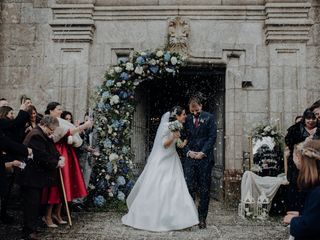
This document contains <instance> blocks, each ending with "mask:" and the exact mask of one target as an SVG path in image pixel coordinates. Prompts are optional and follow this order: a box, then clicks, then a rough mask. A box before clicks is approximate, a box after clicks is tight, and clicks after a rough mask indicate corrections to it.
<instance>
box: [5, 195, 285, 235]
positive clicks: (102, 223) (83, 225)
mask: <svg viewBox="0 0 320 240" xmlns="http://www.w3.org/2000/svg"><path fill="white" fill-rule="evenodd" d="M11 214H15V216H16V222H17V224H16V225H13V226H12V225H11V226H4V225H0V239H1V240H6V239H8V240H9V239H10V240H13V239H19V236H20V235H19V233H20V226H19V224H18V222H21V215H20V214H19V212H13V211H11ZM121 216H122V214H120V213H115V212H80V213H73V216H72V218H73V222H74V226H73V227H72V228H69V227H59V228H58V229H54V230H52V229H46V228H44V232H43V233H41V234H40V236H41V237H42V238H41V239H47V240H49V239H50V240H51V239H59V240H60V239H61V240H71V239H77V240H85V239H88V240H89V239H90V240H98V239H99V240H100V239H104V240H113V239H115V240H126V239H128V240H129V239H130V240H134V239H137V240H147V239H148V240H156V239H159V240H165V239H172V240H176V239H183V240H188V239H190V240H198V239H199V240H200V239H208V240H209V239H210V240H213V239H221V240H222V239H223V240H227V239H230V240H236V239H241V240H258V239H272V240H276V239H279V240H280V239H281V240H282V239H288V233H287V232H288V230H287V228H286V227H285V226H283V225H282V224H281V218H280V217H278V218H272V219H270V220H268V221H265V222H261V221H249V220H246V219H242V218H240V217H238V216H237V213H236V211H235V210H230V209H229V210H226V209H224V208H223V206H222V205H221V204H220V203H219V202H215V201H212V203H211V205H210V213H209V216H208V221H207V224H208V228H207V229H206V230H200V229H198V228H197V227H193V228H192V229H188V230H183V231H174V232H166V233H153V232H146V231H140V230H135V229H132V228H129V227H126V226H123V225H122V224H121V222H120V218H121Z"/></svg>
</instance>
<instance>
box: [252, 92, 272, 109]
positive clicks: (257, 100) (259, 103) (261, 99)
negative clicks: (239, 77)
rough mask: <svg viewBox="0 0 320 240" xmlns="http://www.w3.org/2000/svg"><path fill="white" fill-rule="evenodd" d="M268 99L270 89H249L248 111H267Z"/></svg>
mask: <svg viewBox="0 0 320 240" xmlns="http://www.w3.org/2000/svg"><path fill="white" fill-rule="evenodd" d="M268 99H269V93H268V91H256V90H250V91H248V112H255V113H263V112H266V111H267V108H268Z"/></svg>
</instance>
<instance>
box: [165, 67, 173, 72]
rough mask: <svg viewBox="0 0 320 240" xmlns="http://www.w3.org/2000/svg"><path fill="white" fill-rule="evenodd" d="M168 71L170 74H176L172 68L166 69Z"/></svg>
mask: <svg viewBox="0 0 320 240" xmlns="http://www.w3.org/2000/svg"><path fill="white" fill-rule="evenodd" d="M166 71H167V72H168V73H173V72H174V70H173V69H171V68H166Z"/></svg>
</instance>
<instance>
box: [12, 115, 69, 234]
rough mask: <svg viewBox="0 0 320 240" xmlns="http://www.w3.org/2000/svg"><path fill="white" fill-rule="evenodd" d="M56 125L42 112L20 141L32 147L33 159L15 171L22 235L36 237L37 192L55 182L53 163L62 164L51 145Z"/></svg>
mask: <svg viewBox="0 0 320 240" xmlns="http://www.w3.org/2000/svg"><path fill="white" fill-rule="evenodd" d="M58 126H59V122H58V120H57V119H56V118H55V117H51V116H45V117H44V118H43V119H42V120H41V121H40V124H39V126H36V127H35V128H33V129H32V130H31V132H30V133H29V134H28V135H27V137H26V139H25V140H24V144H25V145H27V146H28V147H30V148H31V149H32V150H33V159H32V160H29V161H27V165H26V168H25V169H24V170H23V171H21V172H20V173H19V175H18V183H19V184H20V185H21V194H22V198H23V201H22V204H23V230H22V231H23V237H24V238H27V239H38V238H37V236H36V228H37V218H38V216H39V208H40V202H41V201H40V200H41V193H42V189H43V188H44V187H49V186H52V185H57V184H58V170H57V167H63V166H64V158H63V157H61V156H60V154H59V153H58V152H57V150H56V149H55V147H54V144H53V141H52V139H51V138H50V136H51V135H52V134H53V132H54V131H55V129H56V128H57V127H58Z"/></svg>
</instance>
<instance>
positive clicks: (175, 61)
mask: <svg viewBox="0 0 320 240" xmlns="http://www.w3.org/2000/svg"><path fill="white" fill-rule="evenodd" d="M177 62H178V59H177V58H176V57H172V58H171V63H172V65H176V64H177Z"/></svg>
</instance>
